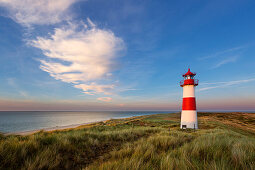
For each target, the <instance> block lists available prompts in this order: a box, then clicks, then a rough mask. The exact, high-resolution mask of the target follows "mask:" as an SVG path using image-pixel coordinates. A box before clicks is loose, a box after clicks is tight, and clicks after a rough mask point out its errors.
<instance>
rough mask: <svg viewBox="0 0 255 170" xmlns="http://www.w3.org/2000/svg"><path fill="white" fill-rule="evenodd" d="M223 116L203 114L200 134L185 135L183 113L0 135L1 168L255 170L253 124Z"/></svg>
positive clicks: (238, 117)
mask: <svg viewBox="0 0 255 170" xmlns="http://www.w3.org/2000/svg"><path fill="white" fill-rule="evenodd" d="M217 114H218V115H215V114H213V113H212V114H208V113H201V114H199V126H200V129H199V130H196V131H194V130H185V131H181V130H180V129H179V122H178V120H179V117H180V116H179V114H159V115H151V116H144V117H138V118H130V119H116V120H110V121H107V122H104V123H98V124H95V125H94V126H93V127H89V126H84V127H80V128H77V129H73V130H67V131H55V132H51V133H48V132H39V133H36V134H34V135H28V136H14V135H11V136H4V135H1V134H0V169H121V170H122V169H123V170H129V169H134V170H138V169H162V170H165V169H181V170H182V169H206V170H207V169H229V170H230V169H231V170H232V169H255V135H254V131H255V129H253V124H251V123H250V122H249V121H248V122H249V123H246V124H244V125H243V126H240V125H239V123H240V122H247V119H243V118H242V119H240V116H239V115H238V116H235V115H232V117H231V119H232V121H230V122H231V123H229V122H227V121H224V120H225V119H226V117H228V118H229V115H227V116H226V117H225V116H224V114H221V115H219V114H220V113H217ZM237 114H238V113H237ZM245 116H246V115H245ZM250 116H253V115H250ZM219 117H220V119H223V120H220V119H219ZM248 118H249V115H248ZM251 119H252V118H251ZM235 121H236V124H233V123H232V122H235Z"/></svg>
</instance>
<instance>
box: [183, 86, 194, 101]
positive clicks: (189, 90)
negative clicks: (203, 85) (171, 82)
mask: <svg viewBox="0 0 255 170" xmlns="http://www.w3.org/2000/svg"><path fill="white" fill-rule="evenodd" d="M185 97H195V86H194V85H185V86H183V98H185Z"/></svg>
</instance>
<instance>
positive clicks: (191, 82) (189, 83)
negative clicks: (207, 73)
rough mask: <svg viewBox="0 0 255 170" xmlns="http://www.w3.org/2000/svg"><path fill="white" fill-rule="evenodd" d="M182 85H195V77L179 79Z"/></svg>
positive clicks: (196, 81)
mask: <svg viewBox="0 0 255 170" xmlns="http://www.w3.org/2000/svg"><path fill="white" fill-rule="evenodd" d="M184 85H194V86H197V85H198V80H197V79H186V80H182V81H180V86H184Z"/></svg>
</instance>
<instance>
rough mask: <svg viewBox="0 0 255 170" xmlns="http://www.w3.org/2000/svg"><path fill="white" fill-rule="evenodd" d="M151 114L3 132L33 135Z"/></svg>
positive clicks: (6, 134)
mask: <svg viewBox="0 0 255 170" xmlns="http://www.w3.org/2000/svg"><path fill="white" fill-rule="evenodd" d="M156 114H161V113H156ZM149 115H155V114H148V115H137V116H130V117H118V118H114V117H113V118H110V119H102V120H98V121H92V122H87V123H80V124H72V125H66V126H55V127H49V128H42V129H34V130H26V131H17V132H7V133H4V132H1V133H2V134H3V135H5V136H8V135H21V136H26V135H32V134H34V133H37V132H40V131H44V132H52V131H57V130H67V129H74V128H78V127H80V126H84V125H90V124H94V123H99V122H104V121H109V120H112V119H129V118H136V117H141V116H149Z"/></svg>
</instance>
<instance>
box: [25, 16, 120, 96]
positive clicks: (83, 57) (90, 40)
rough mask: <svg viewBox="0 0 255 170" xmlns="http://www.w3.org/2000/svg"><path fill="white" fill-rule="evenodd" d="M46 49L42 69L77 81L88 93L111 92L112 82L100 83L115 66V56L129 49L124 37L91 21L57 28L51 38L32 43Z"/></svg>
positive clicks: (58, 76) (76, 85) (55, 75)
mask: <svg viewBox="0 0 255 170" xmlns="http://www.w3.org/2000/svg"><path fill="white" fill-rule="evenodd" d="M29 45H32V46H34V47H36V48H39V49H41V50H42V51H43V54H44V55H45V56H47V58H46V59H42V60H40V62H41V66H40V68H41V69H42V70H43V71H46V72H48V73H49V74H50V75H51V76H52V77H54V78H55V79H57V80H61V81H63V82H68V83H73V84H75V85H74V87H76V88H80V89H82V90H83V91H84V93H86V94H95V93H107V89H108V90H109V89H112V88H113V87H114V86H113V85H112V84H110V85H108V84H107V85H105V84H98V82H97V81H98V80H100V79H103V78H106V77H107V76H108V75H110V72H111V71H112V69H113V68H114V67H113V66H114V65H115V59H116V58H117V57H119V56H120V55H121V52H123V50H124V49H125V45H124V42H123V40H122V39H121V38H118V37H116V36H115V35H114V34H113V32H111V31H109V30H104V29H99V28H97V27H96V26H95V24H93V23H92V21H90V20H88V24H69V25H68V26H66V27H63V28H57V29H55V32H54V34H52V35H50V37H48V38H45V37H37V39H35V40H32V41H30V42H29Z"/></svg>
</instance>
